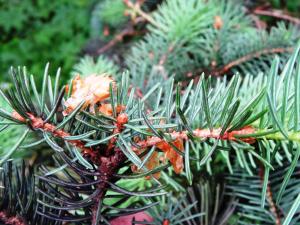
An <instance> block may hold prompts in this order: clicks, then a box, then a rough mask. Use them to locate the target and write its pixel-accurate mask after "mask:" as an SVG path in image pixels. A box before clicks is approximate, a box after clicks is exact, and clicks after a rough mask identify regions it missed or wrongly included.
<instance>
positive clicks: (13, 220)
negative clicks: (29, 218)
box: [0, 212, 26, 225]
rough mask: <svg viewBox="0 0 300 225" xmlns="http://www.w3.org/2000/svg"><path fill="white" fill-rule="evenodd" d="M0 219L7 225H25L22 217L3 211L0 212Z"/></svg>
mask: <svg viewBox="0 0 300 225" xmlns="http://www.w3.org/2000/svg"><path fill="white" fill-rule="evenodd" d="M0 221H2V222H3V223H4V224H7V225H26V223H25V222H24V221H23V219H22V218H20V217H18V216H8V215H7V214H6V213H5V212H0Z"/></svg>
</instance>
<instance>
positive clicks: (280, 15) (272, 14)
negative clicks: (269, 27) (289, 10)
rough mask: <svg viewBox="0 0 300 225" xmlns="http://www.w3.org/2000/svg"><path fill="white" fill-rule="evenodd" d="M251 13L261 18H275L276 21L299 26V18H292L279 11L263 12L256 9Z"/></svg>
mask: <svg viewBox="0 0 300 225" xmlns="http://www.w3.org/2000/svg"><path fill="white" fill-rule="evenodd" d="M252 13H253V14H256V15H261V16H270V17H275V18H278V19H282V20H287V21H290V22H292V23H294V24H296V25H300V19H299V18H296V17H292V16H290V15H288V14H286V13H284V12H282V11H281V10H275V9H271V10H264V9H260V8H257V9H254V10H253V12H252Z"/></svg>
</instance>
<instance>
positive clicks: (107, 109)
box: [99, 104, 126, 116]
mask: <svg viewBox="0 0 300 225" xmlns="http://www.w3.org/2000/svg"><path fill="white" fill-rule="evenodd" d="M125 109H126V107H125V106H124V105H118V106H116V107H115V110H116V113H117V114H119V113H121V112H122V111H124V110H125ZM99 112H100V113H102V114H105V115H107V116H112V114H113V110H112V106H111V104H101V106H100V107H99Z"/></svg>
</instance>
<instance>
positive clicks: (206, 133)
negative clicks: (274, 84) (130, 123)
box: [133, 126, 255, 150]
mask: <svg viewBox="0 0 300 225" xmlns="http://www.w3.org/2000/svg"><path fill="white" fill-rule="evenodd" d="M221 130H222V129H221V128H218V129H213V130H209V129H196V130H194V131H193V135H194V136H195V137H198V138H200V139H205V138H214V139H220V140H231V141H235V140H237V138H236V137H235V135H247V134H253V133H254V132H255V129H254V128H253V127H250V126H247V127H244V128H242V129H240V130H236V131H231V132H227V131H226V132H224V134H223V135H221ZM167 135H168V136H170V138H171V139H173V140H177V139H181V140H188V139H189V137H188V132H187V131H181V132H172V133H168V134H167ZM240 140H242V141H244V142H247V143H254V142H255V139H254V138H241V139H240ZM163 141H164V140H163V139H161V138H159V137H156V136H153V137H150V138H148V139H147V140H143V141H139V142H137V143H136V144H137V146H139V147H140V148H147V147H152V146H154V145H157V144H159V143H161V142H163ZM133 150H138V149H137V148H133Z"/></svg>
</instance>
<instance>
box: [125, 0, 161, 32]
mask: <svg viewBox="0 0 300 225" xmlns="http://www.w3.org/2000/svg"><path fill="white" fill-rule="evenodd" d="M123 2H124V4H125V5H126V6H127V7H128V8H130V9H131V10H133V12H134V13H137V14H138V15H140V16H141V17H142V18H144V19H145V20H146V21H148V22H149V23H151V24H152V25H153V26H155V27H157V28H159V29H161V30H164V31H165V30H166V29H165V28H164V27H162V26H161V24H159V23H157V22H156V21H155V20H154V19H153V18H152V17H151V16H150V15H149V14H147V13H146V12H144V11H143V10H142V9H141V2H139V1H138V2H136V3H135V4H134V3H132V2H131V1H130V0H123Z"/></svg>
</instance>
